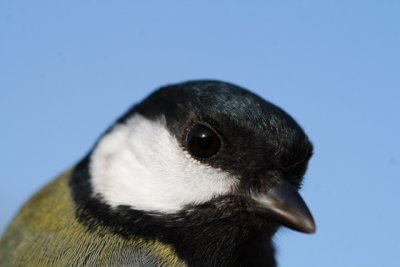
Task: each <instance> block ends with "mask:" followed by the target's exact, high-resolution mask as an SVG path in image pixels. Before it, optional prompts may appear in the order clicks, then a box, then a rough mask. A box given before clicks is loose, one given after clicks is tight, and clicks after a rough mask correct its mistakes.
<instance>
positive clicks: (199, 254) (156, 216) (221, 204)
mask: <svg viewBox="0 0 400 267" xmlns="http://www.w3.org/2000/svg"><path fill="white" fill-rule="evenodd" d="M70 185H71V189H72V195H73V199H74V201H75V204H76V205H77V212H76V216H77V218H78V220H79V221H80V222H81V223H83V224H84V225H85V226H86V227H88V230H90V229H94V228H98V229H102V228H103V229H107V231H112V232H114V233H115V234H118V235H120V236H122V237H123V238H127V239H129V238H133V237H141V238H143V239H146V240H159V241H161V242H164V243H166V244H170V245H171V246H172V247H174V248H175V250H176V253H177V254H178V256H179V257H180V258H182V259H183V260H184V261H185V262H186V263H187V264H188V265H189V266H265V267H269V266H271V267H273V266H276V263H275V258H274V248H273V246H272V242H271V238H272V236H273V234H274V233H275V232H276V229H277V225H276V224H273V223H272V224H268V225H266V224H264V223H261V222H260V221H259V219H258V218H256V217H255V215H254V214H252V213H249V212H247V213H246V212H244V211H243V210H245V209H243V206H242V209H238V208H237V207H238V203H240V200H238V199H237V198H236V197H234V196H232V197H224V198H223V199H220V200H218V199H216V200H213V201H210V202H207V203H204V204H201V205H197V206H193V207H187V208H186V209H184V210H182V211H180V212H179V213H175V214H161V213H149V212H144V211H140V210H135V209H132V208H130V207H128V206H119V207H117V208H113V209H111V207H110V206H109V205H108V204H106V203H105V202H104V201H102V199H101V197H100V196H93V194H92V186H91V183H90V173H89V156H87V157H86V158H85V159H83V160H82V161H81V162H80V163H79V164H78V165H77V166H76V168H75V169H74V171H73V174H72V176H71V180H70ZM242 205H246V204H245V203H242Z"/></svg>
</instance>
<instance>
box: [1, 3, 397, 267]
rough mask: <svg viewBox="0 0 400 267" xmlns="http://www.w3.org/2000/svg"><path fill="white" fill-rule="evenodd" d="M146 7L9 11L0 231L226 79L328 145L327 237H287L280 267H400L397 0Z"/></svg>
mask: <svg viewBox="0 0 400 267" xmlns="http://www.w3.org/2000/svg"><path fill="white" fill-rule="evenodd" d="M134 2H135V3H134ZM142 2H146V4H143V3H141V4H138V1H9V0H3V1H1V2H0V116H1V128H0V129H1V130H0V147H1V149H0V164H1V165H0V231H3V230H4V228H5V227H6V224H7V223H8V222H9V221H10V219H11V217H12V216H13V215H14V214H15V213H16V211H17V209H18V207H20V205H21V204H22V203H23V202H24V201H25V200H27V199H28V197H29V196H30V195H31V194H32V193H34V192H35V191H36V190H38V189H39V188H40V187H41V186H43V185H44V184H46V183H47V182H48V181H50V179H52V178H53V177H54V176H55V175H57V174H58V173H60V172H61V171H62V170H64V169H65V168H67V167H68V166H71V165H73V164H74V163H76V162H77V161H78V160H79V159H80V158H81V157H82V156H83V155H84V154H85V153H86V152H87V151H88V149H89V148H90V147H91V146H92V144H93V142H94V141H95V140H96V138H97V137H98V136H99V135H100V134H101V133H102V131H103V130H104V129H106V128H107V127H108V126H109V125H110V124H111V123H112V122H113V120H114V119H115V118H116V117H118V116H119V115H120V114H121V113H123V112H124V111H125V110H126V109H127V108H128V107H129V106H130V105H131V104H133V103H135V102H138V101H140V100H141V99H142V98H143V97H145V96H146V95H147V94H149V93H150V91H152V90H153V89H155V88H157V87H158V86H160V85H164V84H166V83H171V82H178V81H183V80H188V79H194V78H196V79H198V78H213V79H222V80H226V81H230V82H233V83H237V84H239V85H242V86H244V87H246V88H249V89H251V90H253V91H255V92H256V93H258V94H259V95H261V96H262V97H264V98H266V99H268V100H271V101H272V102H274V103H276V104H278V105H279V106H281V107H283V108H284V109H285V110H287V111H288V112H289V113H290V114H292V115H293V116H294V117H295V118H296V119H297V120H298V121H299V123H300V124H301V125H302V126H303V127H304V128H305V130H306V132H307V133H308V134H309V136H310V138H311V139H312V141H313V143H314V145H315V155H314V157H313V159H312V161H311V164H310V168H309V171H308V173H307V175H306V179H305V186H304V188H303V189H302V195H303V196H304V198H305V199H306V201H307V202H308V204H309V206H310V208H311V210H312V211H313V214H314V216H315V219H316V221H317V224H318V231H317V233H316V234H315V235H304V234H300V233H295V232H293V231H290V230H287V229H283V230H281V231H280V232H279V233H278V235H277V236H276V239H275V240H276V244H277V247H278V260H279V262H280V264H281V266H304V267H307V266H335V267H336V266H363V267H365V266H399V265H398V264H399V259H398V254H399V251H400V230H399V224H400V208H399V204H400V201H399V200H400V180H399V179H400V141H399V138H400V119H399V117H400V104H399V102H400V15H399V14H400V2H399V1H395V0H393V1H377V0H376V1H370V0H362V1H361V0H360V1H306V0H304V1H252V2H251V3H250V1H247V2H246V4H245V3H244V1H241V3H235V1H196V2H195V1H142ZM199 2H201V3H199ZM237 2H239V1H237Z"/></svg>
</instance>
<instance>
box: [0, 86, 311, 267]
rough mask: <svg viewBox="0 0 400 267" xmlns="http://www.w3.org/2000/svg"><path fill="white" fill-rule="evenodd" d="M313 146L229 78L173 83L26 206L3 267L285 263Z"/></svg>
mask: <svg viewBox="0 0 400 267" xmlns="http://www.w3.org/2000/svg"><path fill="white" fill-rule="evenodd" d="M312 151H313V147H312V144H311V143H310V141H309V139H308V137H307V135H306V134H305V133H304V131H303V130H302V128H301V127H300V126H299V125H298V124H297V123H296V122H295V120H294V119H293V118H292V117H291V116H290V115H288V114H287V113H286V112H285V111H283V110H282V109H281V108H279V107H277V106H275V105H274V104H272V103H270V102H268V101H265V100H263V99H262V98H261V97H259V96H257V95H256V94H254V93H251V92H250V91H247V90H246V89H243V88H240V87H238V86H236V85H233V84H230V83H226V82H220V81H208V80H200V81H189V82H185V83H180V84H174V85H169V86H165V87H162V88H160V89H158V90H156V91H155V92H154V93H152V94H151V95H150V96H148V97H147V98H146V99H145V100H144V101H142V102H141V103H139V104H137V105H134V106H133V107H132V108H130V109H129V110H128V111H127V112H126V113H125V114H124V115H123V116H122V117H120V118H119V119H118V120H117V121H116V122H115V123H114V124H113V125H112V126H111V127H110V128H109V129H108V130H107V131H106V132H105V133H104V134H103V135H102V136H101V137H100V138H99V139H98V141H97V142H96V143H95V145H94V146H93V148H92V149H91V150H90V152H89V153H88V154H87V155H86V156H85V157H84V158H83V159H82V160H81V161H80V162H79V163H78V164H77V165H76V166H74V167H73V168H71V169H69V170H67V171H65V172H64V173H63V174H61V175H60V176H59V177H58V178H56V179H55V180H54V181H52V182H51V183H50V184H48V185H47V186H46V187H44V188H43V189H42V190H40V192H38V193H37V194H36V195H35V196H33V198H32V199H30V200H29V201H28V202H27V203H26V204H25V205H24V206H23V207H22V209H21V210H20V212H19V213H18V215H17V216H16V218H15V219H14V220H13V221H12V222H11V224H10V225H9V227H8V229H7V230H6V232H5V234H4V235H3V237H2V238H1V240H0V265H1V266H207V267H210V266H266V267H268V266H276V260H275V257H274V247H273V243H272V238H273V236H274V234H275V233H276V231H277V230H278V228H279V227H280V226H281V225H283V226H286V227H288V228H291V229H293V230H296V231H300V232H305V233H313V232H314V231H315V223H314V220H313V217H312V215H311V213H310V211H309V209H308V208H307V206H306V204H305V203H304V201H303V199H302V198H301V196H300V195H299V193H298V189H299V188H300V185H301V183H302V180H303V176H304V173H305V171H306V168H307V163H308V161H309V159H310V157H311V155H312Z"/></svg>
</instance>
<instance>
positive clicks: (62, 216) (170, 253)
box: [0, 171, 185, 266]
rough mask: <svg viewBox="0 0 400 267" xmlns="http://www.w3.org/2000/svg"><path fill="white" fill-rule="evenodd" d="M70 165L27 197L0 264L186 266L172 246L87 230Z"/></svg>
mask: <svg viewBox="0 0 400 267" xmlns="http://www.w3.org/2000/svg"><path fill="white" fill-rule="evenodd" d="M70 175H71V171H67V172H66V173H64V174H62V175H61V176H60V177H58V178H57V179H56V180H54V181H53V182H51V183H50V184H49V185H47V186H46V187H45V188H43V189H42V190H41V191H40V192H39V193H37V194H36V195H35V196H34V197H33V198H32V199H31V200H30V201H29V202H27V203H26V204H25V205H24V207H23V208H22V209H21V211H20V212H19V214H18V215H17V216H16V218H15V219H14V221H13V222H12V223H11V225H10V226H9V227H8V229H7V230H6V232H5V234H4V235H3V237H2V239H1V240H0V266H127V265H134V266H184V265H185V264H184V263H183V262H182V261H181V260H179V258H178V257H177V256H176V255H175V253H174V250H173V248H172V247H170V246H168V245H166V244H163V243H160V242H156V241H145V240H143V239H139V238H138V239H135V240H132V239H126V238H123V237H121V236H118V235H115V234H113V233H112V232H111V231H109V230H108V229H106V228H102V227H98V228H97V229H95V230H88V229H87V228H86V227H85V226H84V225H82V224H80V223H79V222H78V221H77V220H76V218H75V206H74V203H73V200H72V198H71V191H70V187H69V185H68V180H69V176H70Z"/></svg>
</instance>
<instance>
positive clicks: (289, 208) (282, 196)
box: [251, 181, 316, 234]
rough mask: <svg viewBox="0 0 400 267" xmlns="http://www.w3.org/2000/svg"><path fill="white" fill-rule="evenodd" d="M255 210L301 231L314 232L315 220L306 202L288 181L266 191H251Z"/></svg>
mask: <svg viewBox="0 0 400 267" xmlns="http://www.w3.org/2000/svg"><path fill="white" fill-rule="evenodd" d="M251 198H252V199H253V200H254V201H255V202H256V204H257V212H259V213H260V214H261V215H266V216H268V217H269V218H272V219H274V220H275V221H277V222H278V223H281V224H282V225H284V226H287V227H289V228H291V229H293V230H296V231H299V232H303V233H309V234H311V233H314V232H315V228H316V226H315V222H314V219H313V217H312V215H311V212H310V210H309V209H308V207H307V205H306V203H304V200H303V199H302V198H301V196H300V194H299V193H298V192H297V190H296V189H295V188H294V187H293V186H292V185H291V184H289V183H288V182H286V181H281V182H280V183H279V184H277V185H275V186H274V187H273V188H271V189H270V190H269V191H268V192H267V193H255V192H251Z"/></svg>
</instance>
